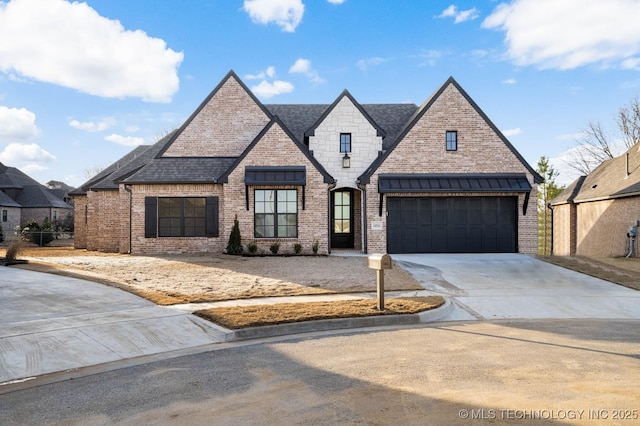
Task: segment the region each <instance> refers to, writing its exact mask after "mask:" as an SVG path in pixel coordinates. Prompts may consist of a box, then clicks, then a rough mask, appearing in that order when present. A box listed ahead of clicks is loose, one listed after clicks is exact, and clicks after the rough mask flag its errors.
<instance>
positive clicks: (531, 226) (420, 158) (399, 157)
mask: <svg viewBox="0 0 640 426" xmlns="http://www.w3.org/2000/svg"><path fill="white" fill-rule="evenodd" d="M447 131H457V132H458V149H457V150H456V151H447V150H446V144H445V134H446V132H447ZM416 153H420V154H419V155H416ZM383 173H525V174H526V175H527V179H528V180H529V182H530V183H531V186H532V188H533V189H532V191H531V194H530V198H529V205H528V208H527V214H526V215H525V214H523V205H524V194H520V195H519V197H518V248H519V252H521V253H530V254H534V253H537V250H538V243H537V213H536V208H535V200H536V194H537V191H536V185H535V184H534V177H533V175H532V174H531V173H530V172H529V170H527V168H526V167H525V166H524V165H523V164H522V163H521V162H520V160H519V159H518V158H517V157H516V156H515V154H514V153H513V151H511V150H510V149H509V147H507V146H506V145H505V144H504V142H503V141H502V140H501V139H500V137H499V136H498V135H497V134H496V132H495V131H494V130H493V129H492V128H491V127H490V126H489V124H488V123H487V122H486V121H485V120H484V119H483V118H482V116H480V115H479V114H478V112H477V110H476V109H475V108H474V107H473V106H472V105H470V104H469V102H467V100H466V99H465V97H464V96H463V95H462V94H461V93H460V92H459V91H458V90H457V89H456V87H455V86H453V85H449V86H448V87H447V88H446V89H445V90H444V92H443V93H442V94H441V95H440V97H438V98H437V99H436V100H435V102H434V103H433V105H431V107H430V108H429V109H428V110H427V111H426V112H425V114H424V115H423V116H422V117H421V118H420V120H419V121H418V122H417V123H416V124H415V125H414V126H413V128H411V130H410V131H409V132H408V133H407V135H406V136H405V137H404V138H403V139H402V141H401V142H400V143H399V144H398V146H397V147H396V148H395V149H394V150H393V151H392V152H391V153H390V154H389V156H388V157H387V158H386V159H385V161H384V162H383V163H382V165H381V166H380V167H379V168H378V170H376V173H375V174H374V175H373V176H372V177H371V181H370V183H369V184H368V185H367V199H369V200H371V201H370V202H369V203H368V205H367V222H368V223H371V222H372V221H378V222H382V224H383V228H382V229H381V230H372V229H370V230H368V240H369V251H374V252H375V251H386V236H387V229H386V215H385V214H384V212H386V198H388V197H390V196H407V194H386V196H385V200H384V204H383V207H382V212H383V215H382V216H379V212H380V210H379V200H378V199H379V196H378V176H379V175H380V174H383ZM434 195H435V196H488V194H486V193H484V194H482V193H477V194H469V193H450V194H433V193H430V194H429V193H425V194H420V193H412V194H411V196H413V197H419V196H434ZM490 195H491V196H500V195H503V196H504V195H507V196H513V195H514V194H500V193H491V194H490Z"/></svg>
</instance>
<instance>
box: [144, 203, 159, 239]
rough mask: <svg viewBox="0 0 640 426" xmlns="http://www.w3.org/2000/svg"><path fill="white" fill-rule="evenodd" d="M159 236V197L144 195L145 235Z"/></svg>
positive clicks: (149, 236) (147, 236)
mask: <svg viewBox="0 0 640 426" xmlns="http://www.w3.org/2000/svg"><path fill="white" fill-rule="evenodd" d="M157 236H158V197H144V237H145V238H156V237H157Z"/></svg>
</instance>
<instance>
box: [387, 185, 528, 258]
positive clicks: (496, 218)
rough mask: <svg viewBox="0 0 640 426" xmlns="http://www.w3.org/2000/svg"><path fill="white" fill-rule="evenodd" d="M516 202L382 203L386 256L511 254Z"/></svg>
mask: <svg viewBox="0 0 640 426" xmlns="http://www.w3.org/2000/svg"><path fill="white" fill-rule="evenodd" d="M516 205H517V198H516V197H398V198H393V197H391V198H388V199H387V206H388V214H389V215H388V218H387V225H388V231H387V246H388V247H387V250H388V251H389V252H390V253H414V252H417V253H476V252H492V253H495V252H498V253H502V252H515V251H516V249H517V246H516V240H517V210H516Z"/></svg>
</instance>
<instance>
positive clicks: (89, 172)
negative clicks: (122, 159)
mask: <svg viewBox="0 0 640 426" xmlns="http://www.w3.org/2000/svg"><path fill="white" fill-rule="evenodd" d="M105 168H106V167H103V166H95V165H94V166H89V167H86V168H85V169H84V177H85V179H91V178H92V177H94V176H96V175H97V174H98V173H100V172H101V171H103V170H104V169H105Z"/></svg>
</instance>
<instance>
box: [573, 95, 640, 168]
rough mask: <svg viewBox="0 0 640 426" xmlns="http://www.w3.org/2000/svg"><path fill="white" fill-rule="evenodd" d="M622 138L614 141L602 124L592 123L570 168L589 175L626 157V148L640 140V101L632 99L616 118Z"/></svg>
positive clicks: (618, 137) (588, 124) (578, 147)
mask: <svg viewBox="0 0 640 426" xmlns="http://www.w3.org/2000/svg"><path fill="white" fill-rule="evenodd" d="M616 124H617V127H618V131H619V135H618V136H617V137H616V138H612V137H611V136H610V135H609V134H608V133H607V132H606V130H605V129H604V127H603V126H602V124H601V123H600V122H599V121H590V122H589V123H587V127H586V128H585V129H584V130H583V131H582V136H581V137H580V139H578V140H577V146H576V149H575V150H574V152H575V154H574V157H573V158H572V159H571V161H569V162H567V165H568V166H569V167H571V168H572V169H574V170H576V171H578V172H580V174H582V175H588V174H589V173H591V172H592V171H593V170H594V169H595V168H596V167H598V166H599V165H600V164H602V162H603V161H606V160H609V159H611V158H614V157H616V156H617V155H620V154H622V152H621V150H622V146H623V147H624V148H625V149H629V148H631V147H632V146H633V145H635V144H636V143H638V142H639V141H640V100H639V99H638V97H636V98H634V99H632V100H631V101H630V102H629V104H628V105H625V106H623V107H622V108H620V109H619V110H618V116H617V118H616Z"/></svg>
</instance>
